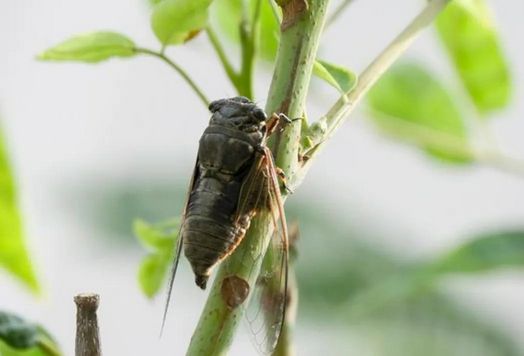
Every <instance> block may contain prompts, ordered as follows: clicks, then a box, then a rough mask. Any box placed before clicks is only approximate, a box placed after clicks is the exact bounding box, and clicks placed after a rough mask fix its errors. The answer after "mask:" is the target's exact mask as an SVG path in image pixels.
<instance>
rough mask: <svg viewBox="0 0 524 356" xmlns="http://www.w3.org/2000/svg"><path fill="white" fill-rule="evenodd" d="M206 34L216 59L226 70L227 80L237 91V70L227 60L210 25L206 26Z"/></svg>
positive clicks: (238, 77) (238, 76)
mask: <svg viewBox="0 0 524 356" xmlns="http://www.w3.org/2000/svg"><path fill="white" fill-rule="evenodd" d="M206 34H207V37H208V38H209V42H211V45H212V46H213V48H214V50H215V52H216V54H217V56H218V59H219V60H220V63H222V67H224V71H225V72H226V74H227V76H228V78H229V80H230V81H231V83H232V84H233V86H234V87H235V88H236V89H237V91H239V88H238V82H239V80H240V75H239V74H238V73H237V71H236V70H235V69H234V68H233V65H232V64H231V62H230V61H229V58H228V57H227V55H226V52H225V51H224V48H223V47H222V44H221V43H220V41H219V39H218V37H217V35H216V33H215V31H214V30H213V29H212V28H211V26H208V27H207V28H206Z"/></svg>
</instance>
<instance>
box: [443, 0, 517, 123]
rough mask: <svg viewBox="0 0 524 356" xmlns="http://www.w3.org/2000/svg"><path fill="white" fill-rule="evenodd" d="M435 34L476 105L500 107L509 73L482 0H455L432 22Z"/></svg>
mask: <svg viewBox="0 0 524 356" xmlns="http://www.w3.org/2000/svg"><path fill="white" fill-rule="evenodd" d="M436 25H437V29H438V33H439V35H440V38H441V40H442V42H443V43H444V46H445V47H446V49H447V52H448V54H449V56H450V57H451V60H452V61H453V63H454V65H455V67H456V70H457V71H458V74H459V76H460V78H461V80H462V82H463V83H464V86H465V88H466V90H467V92H468V93H469V95H470V97H471V99H472V100H473V103H474V104H475V106H476V108H477V109H478V110H479V111H480V112H481V113H483V114H487V113H489V112H491V111H493V110H496V109H501V108H504V107H505V106H506V105H507V104H508V102H509V100H510V97H511V91H512V84H511V75H510V71H509V68H508V65H507V61H506V59H505V56H504V53H503V51H502V49H501V43H500V39H499V35H498V33H497V30H496V28H495V26H494V24H493V21H492V16H491V12H490V9H489V8H488V6H487V4H486V2H485V1H484V0H461V1H458V0H455V1H452V2H451V3H450V4H449V5H448V6H447V8H446V10H445V11H444V12H443V13H442V14H441V15H440V16H439V17H438V19H437V21H436Z"/></svg>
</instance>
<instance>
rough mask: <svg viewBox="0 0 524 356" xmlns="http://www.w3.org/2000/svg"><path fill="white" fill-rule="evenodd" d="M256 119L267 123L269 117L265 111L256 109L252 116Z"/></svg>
mask: <svg viewBox="0 0 524 356" xmlns="http://www.w3.org/2000/svg"><path fill="white" fill-rule="evenodd" d="M251 115H252V116H253V117H254V118H255V119H257V120H258V121H266V120H267V115H266V113H265V112H264V110H262V109H260V108H256V109H255V110H253V112H252V114H251Z"/></svg>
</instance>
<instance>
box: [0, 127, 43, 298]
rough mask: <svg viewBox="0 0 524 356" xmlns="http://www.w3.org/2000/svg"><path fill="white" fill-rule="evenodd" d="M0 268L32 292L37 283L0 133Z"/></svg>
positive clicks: (35, 290) (37, 288)
mask: <svg viewBox="0 0 524 356" xmlns="http://www.w3.org/2000/svg"><path fill="white" fill-rule="evenodd" d="M0 267H3V268H4V269H6V270H7V271H8V272H9V273H11V274H12V275H13V276H15V277H16V278H18V279H19V280H20V281H22V282H23V283H24V284H26V285H27V286H28V287H29V288H30V289H31V290H32V291H33V292H38V290H39V285H38V281H37V279H36V276H35V272H34V269H33V266H32V265H31V259H30V258H29V253H28V251H27V249H26V244H25V241H24V234H23V230H22V220H21V217H20V213H19V211H18V206H17V199H16V194H15V184H14V180H13V177H12V175H11V171H10V167H9V162H8V158H7V152H6V150H5V147H4V142H3V137H2V134H1V132H0Z"/></svg>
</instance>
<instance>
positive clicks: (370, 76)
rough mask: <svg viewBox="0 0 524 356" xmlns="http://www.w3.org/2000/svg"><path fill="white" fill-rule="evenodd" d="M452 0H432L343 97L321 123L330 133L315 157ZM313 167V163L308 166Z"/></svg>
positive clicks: (317, 149) (326, 135) (321, 142)
mask: <svg viewBox="0 0 524 356" xmlns="http://www.w3.org/2000/svg"><path fill="white" fill-rule="evenodd" d="M449 2H450V0H432V1H430V2H429V3H428V4H427V5H426V6H425V8H424V9H423V10H422V11H421V12H420V13H419V14H418V15H417V16H416V17H415V18H414V19H413V20H412V21H411V23H410V24H409V25H408V26H407V27H406V28H405V29H404V30H403V31H402V32H401V33H400V34H399V35H398V36H397V37H396V38H395V39H394V40H393V41H392V42H391V43H390V44H389V45H388V46H387V47H386V48H385V49H384V50H383V51H382V53H380V54H379V55H378V56H377V57H376V58H375V60H373V62H371V64H370V65H369V66H368V67H367V68H366V69H365V70H364V71H363V72H362V73H361V74H360V76H359V79H358V83H357V85H356V86H355V88H353V89H352V90H350V91H348V92H346V93H345V94H344V95H342V96H341V97H340V98H339V99H338V100H337V102H336V103H335V104H334V105H333V106H332V107H331V109H329V111H328V113H327V114H326V115H325V116H324V117H323V118H321V119H320V120H321V121H323V122H324V123H325V126H326V130H325V132H324V133H323V136H322V137H321V139H320V140H319V142H320V143H319V144H318V146H317V147H316V149H315V150H314V152H312V154H311V156H310V157H312V156H313V155H315V154H316V153H318V151H319V149H320V148H322V147H323V146H324V144H325V143H326V142H327V140H328V139H329V138H330V137H332V136H333V134H334V133H335V132H336V130H337V129H338V128H339V127H340V125H341V124H342V123H343V122H344V121H345V119H346V118H347V117H348V116H349V114H350V113H351V112H352V111H353V110H354V109H355V107H356V105H357V104H358V103H359V102H360V100H362V98H363V97H364V95H365V94H367V92H368V91H369V89H371V87H372V86H373V84H375V82H376V81H377V80H378V79H379V78H380V77H381V76H382V74H384V72H385V71H386V70H388V69H389V67H391V65H392V64H393V63H394V62H395V61H396V60H397V59H398V58H399V57H400V56H401V55H402V54H403V53H404V52H405V51H406V50H407V49H408V48H409V47H410V45H411V44H412V43H413V41H414V40H415V39H416V38H417V37H418V36H419V35H420V34H421V33H422V31H423V30H424V29H425V28H426V27H428V26H429V25H430V24H431V23H432V22H433V21H434V20H435V18H436V17H437V16H438V15H439V14H440V13H441V11H442V10H443V9H444V8H445V7H446V5H447V4H448V3H449ZM309 162H311V160H308V163H309ZM308 166H309V164H308Z"/></svg>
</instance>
